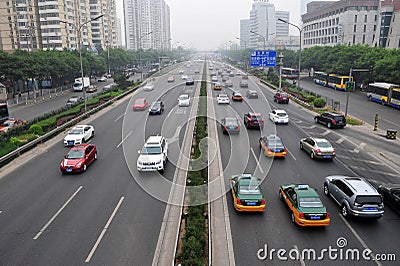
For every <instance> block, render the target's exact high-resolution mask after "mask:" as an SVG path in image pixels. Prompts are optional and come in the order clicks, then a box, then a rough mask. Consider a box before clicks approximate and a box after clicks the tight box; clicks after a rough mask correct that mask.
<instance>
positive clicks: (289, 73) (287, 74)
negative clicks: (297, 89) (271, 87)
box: [281, 67, 299, 79]
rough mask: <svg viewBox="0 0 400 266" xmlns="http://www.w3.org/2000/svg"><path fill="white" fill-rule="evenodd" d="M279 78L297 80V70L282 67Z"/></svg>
mask: <svg viewBox="0 0 400 266" xmlns="http://www.w3.org/2000/svg"><path fill="white" fill-rule="evenodd" d="M281 77H282V78H287V79H298V78H299V70H297V69H294V68H290V67H282V72H281Z"/></svg>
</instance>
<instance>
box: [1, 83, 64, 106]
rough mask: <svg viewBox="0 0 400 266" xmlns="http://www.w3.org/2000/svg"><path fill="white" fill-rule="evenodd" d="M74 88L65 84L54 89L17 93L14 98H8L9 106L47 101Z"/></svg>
mask: <svg viewBox="0 0 400 266" xmlns="http://www.w3.org/2000/svg"><path fill="white" fill-rule="evenodd" d="M71 90H72V85H65V86H61V87H57V88H53V89H40V90H35V91H30V92H29V94H28V93H27V92H24V93H19V94H15V96H14V98H12V99H9V100H7V105H8V106H9V107H11V106H14V105H18V104H31V103H36V102H42V101H46V100H48V99H51V98H53V97H58V96H60V95H63V94H65V93H66V92H68V91H71Z"/></svg>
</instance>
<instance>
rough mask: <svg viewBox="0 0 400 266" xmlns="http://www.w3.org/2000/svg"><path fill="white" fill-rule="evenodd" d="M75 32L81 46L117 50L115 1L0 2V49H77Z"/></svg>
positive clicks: (7, 0) (9, 0) (27, 0)
mask: <svg viewBox="0 0 400 266" xmlns="http://www.w3.org/2000/svg"><path fill="white" fill-rule="evenodd" d="M101 14H102V15H103V17H102V18H100V19H99V20H96V21H93V22H92V23H88V24H85V26H83V27H81V26H82V25H83V24H84V23H85V22H86V21H89V20H90V19H91V18H93V17H96V16H99V15H101ZM78 29H81V37H82V38H81V42H82V45H83V47H87V48H90V49H92V50H94V51H96V50H99V49H105V48H106V46H108V45H109V46H111V47H116V46H117V43H118V34H117V29H116V7H115V0H70V1H63V0H54V1H37V0H19V1H11V0H3V1H0V50H4V51H8V52H12V51H14V50H15V49H22V50H28V51H34V50H42V49H43V50H47V49H56V50H62V49H64V48H67V49H78V48H79V38H78V37H79V34H78ZM106 42H108V43H109V44H108V45H107V44H106Z"/></svg>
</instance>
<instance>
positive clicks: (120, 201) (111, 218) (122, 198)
mask: <svg viewBox="0 0 400 266" xmlns="http://www.w3.org/2000/svg"><path fill="white" fill-rule="evenodd" d="M124 199H125V197H121V199H120V200H119V202H118V204H117V206H116V207H115V209H114V211H113V213H112V214H111V216H110V218H109V219H108V221H107V223H106V225H105V226H104V228H103V230H102V231H101V234H100V235H99V238H97V241H96V243H95V244H94V246H93V248H92V250H90V252H89V255H88V256H87V258H86V260H85V262H90V260H91V259H92V257H93V254H94V252H95V251H96V249H97V247H98V246H99V244H100V241H101V239H102V238H103V237H104V235H105V233H106V232H107V229H108V227H109V226H110V224H111V222H112V220H113V219H114V217H115V214H116V213H117V211H118V209H119V207H120V206H121V204H122V202H123V201H124Z"/></svg>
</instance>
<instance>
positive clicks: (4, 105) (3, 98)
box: [0, 83, 9, 124]
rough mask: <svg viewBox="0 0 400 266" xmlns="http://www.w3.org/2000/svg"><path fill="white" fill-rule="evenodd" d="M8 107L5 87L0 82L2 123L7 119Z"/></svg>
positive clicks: (0, 116) (0, 118)
mask: <svg viewBox="0 0 400 266" xmlns="http://www.w3.org/2000/svg"><path fill="white" fill-rule="evenodd" d="M8 116H9V113H8V107H7V89H6V87H5V86H4V85H3V84H1V83H0V122H1V124H3V122H4V121H5V120H7V119H8Z"/></svg>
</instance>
